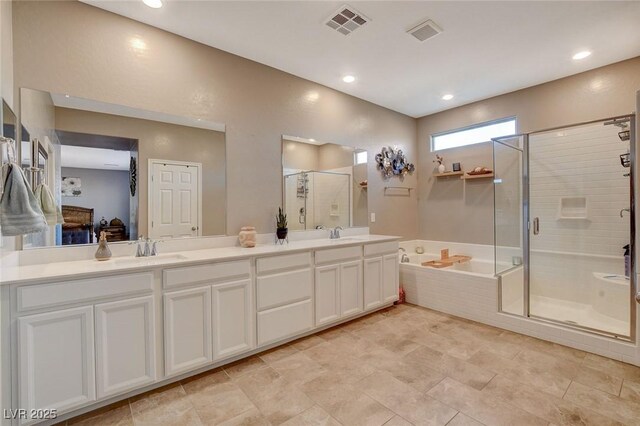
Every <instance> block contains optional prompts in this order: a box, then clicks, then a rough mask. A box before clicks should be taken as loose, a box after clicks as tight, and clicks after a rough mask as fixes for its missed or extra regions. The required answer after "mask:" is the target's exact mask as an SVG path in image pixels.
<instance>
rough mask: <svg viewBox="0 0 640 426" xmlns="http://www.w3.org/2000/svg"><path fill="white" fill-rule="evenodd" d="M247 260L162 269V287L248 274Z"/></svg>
mask: <svg viewBox="0 0 640 426" xmlns="http://www.w3.org/2000/svg"><path fill="white" fill-rule="evenodd" d="M250 274H251V264H250V263H249V260H238V261H235V262H222V263H213V264H210V265H200V266H186V267H184V268H172V269H165V270H164V280H163V281H164V288H175V287H181V286H186V285H189V284H196V283H212V282H216V281H222V280H228V279H231V278H239V277H245V276H249V275H250Z"/></svg>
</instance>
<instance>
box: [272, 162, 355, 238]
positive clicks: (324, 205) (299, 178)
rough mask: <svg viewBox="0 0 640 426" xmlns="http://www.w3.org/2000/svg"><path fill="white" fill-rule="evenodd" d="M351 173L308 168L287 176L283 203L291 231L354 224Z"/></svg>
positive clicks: (344, 226) (345, 226)
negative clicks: (310, 169) (318, 170)
mask: <svg viewBox="0 0 640 426" xmlns="http://www.w3.org/2000/svg"><path fill="white" fill-rule="evenodd" d="M351 191H352V188H351V176H350V175H349V174H346V173H334V172H317V171H307V172H299V173H292V174H289V175H285V177H284V194H285V197H284V202H285V211H286V213H287V219H288V222H289V230H291V231H295V230H305V229H316V228H318V227H320V226H322V227H325V228H335V227H336V226H341V227H343V228H347V227H349V226H351V222H352V218H351V216H352V211H351V198H352V193H351Z"/></svg>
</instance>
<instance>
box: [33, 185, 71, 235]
mask: <svg viewBox="0 0 640 426" xmlns="http://www.w3.org/2000/svg"><path fill="white" fill-rule="evenodd" d="M35 196H36V200H38V203H39V204H40V209H41V210H42V213H44V218H45V219H46V220H47V224H48V225H49V226H54V225H55V224H57V223H64V219H63V218H62V211H61V210H60V207H58V205H57V204H56V200H55V199H54V198H53V194H51V190H50V189H49V187H48V186H47V184H45V183H41V184H40V185H38V186H37V187H36V190H35Z"/></svg>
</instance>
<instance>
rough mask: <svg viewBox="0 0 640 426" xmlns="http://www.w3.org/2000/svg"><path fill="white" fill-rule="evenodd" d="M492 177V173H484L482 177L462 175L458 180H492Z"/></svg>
mask: <svg viewBox="0 0 640 426" xmlns="http://www.w3.org/2000/svg"><path fill="white" fill-rule="evenodd" d="M493 176H494V175H493V173H485V174H483V175H462V176H460V179H464V180H471V179H486V178H492V177H493Z"/></svg>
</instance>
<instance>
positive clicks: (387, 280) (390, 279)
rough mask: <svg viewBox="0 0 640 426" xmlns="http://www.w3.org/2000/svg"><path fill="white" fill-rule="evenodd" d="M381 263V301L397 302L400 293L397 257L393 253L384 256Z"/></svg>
mask: <svg viewBox="0 0 640 426" xmlns="http://www.w3.org/2000/svg"><path fill="white" fill-rule="evenodd" d="M382 263H383V265H382V300H384V301H385V302H395V301H396V300H398V292H399V291H400V288H399V281H400V280H399V276H398V274H399V265H398V255H397V254H395V253H392V254H387V255H384V256H383V257H382Z"/></svg>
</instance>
